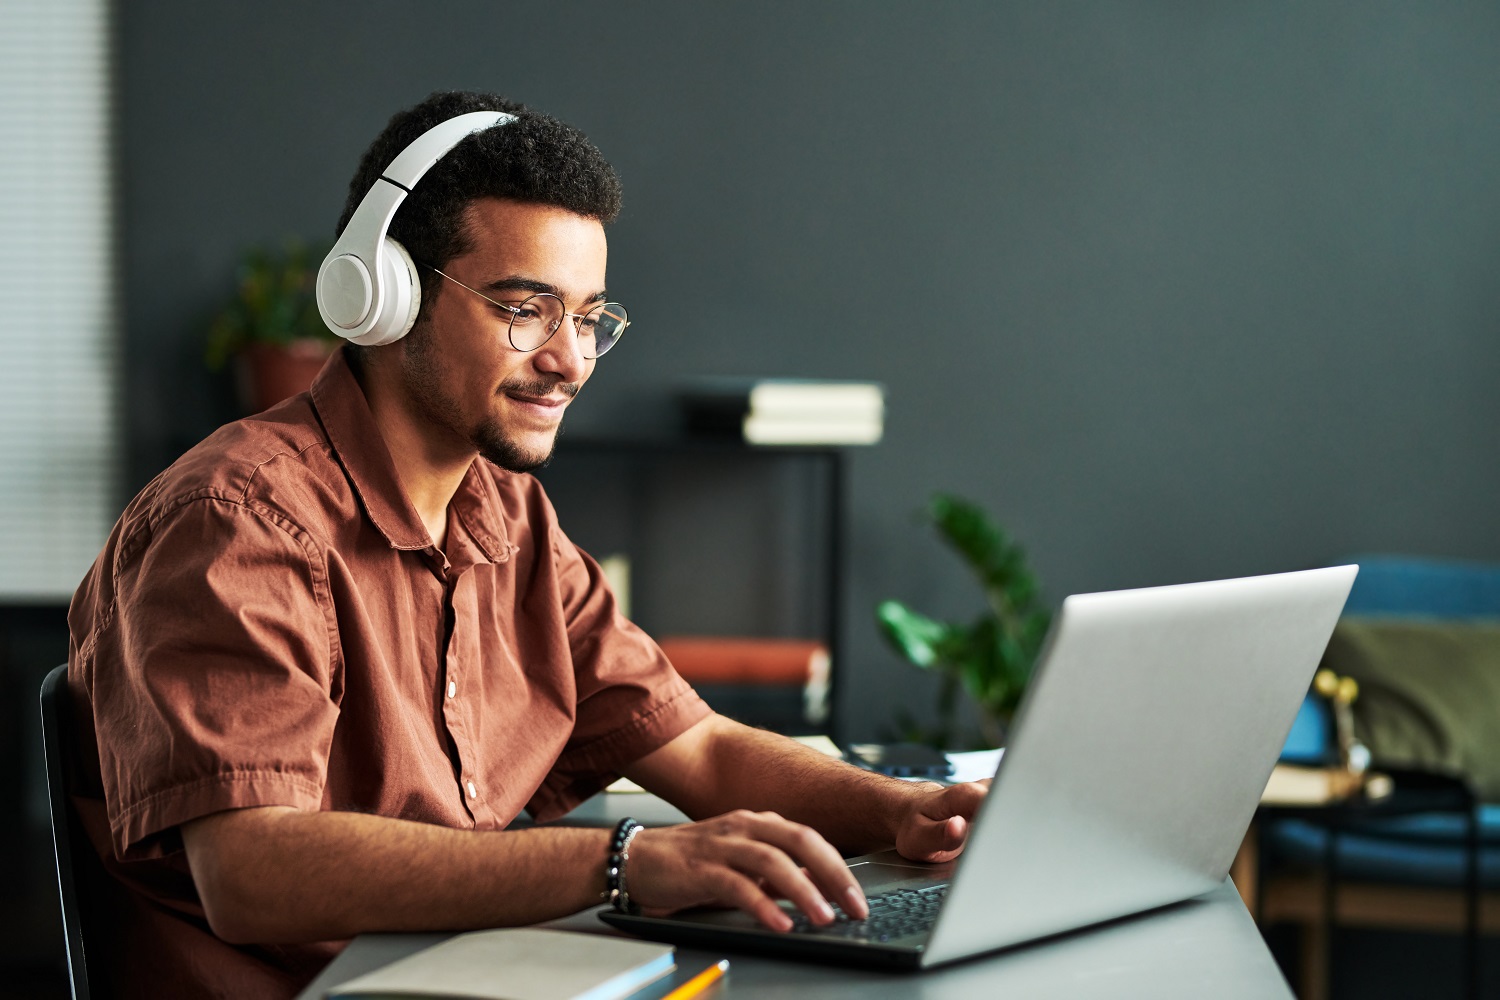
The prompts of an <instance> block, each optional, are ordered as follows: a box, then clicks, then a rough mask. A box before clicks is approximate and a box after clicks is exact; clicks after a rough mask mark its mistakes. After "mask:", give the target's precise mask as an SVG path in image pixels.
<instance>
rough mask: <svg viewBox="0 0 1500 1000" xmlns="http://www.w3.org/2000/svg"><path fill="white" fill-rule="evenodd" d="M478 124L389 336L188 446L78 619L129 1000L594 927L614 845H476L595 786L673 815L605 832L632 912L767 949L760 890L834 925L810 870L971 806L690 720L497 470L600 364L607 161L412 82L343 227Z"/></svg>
mask: <svg viewBox="0 0 1500 1000" xmlns="http://www.w3.org/2000/svg"><path fill="white" fill-rule="evenodd" d="M478 110H502V111H506V112H509V113H511V114H514V115H516V116H517V118H516V120H515V121H513V122H510V123H508V124H505V125H503V126H501V127H496V128H491V129H488V130H486V131H482V132H478V133H475V134H474V135H471V136H469V137H467V138H466V139H464V140H463V141H462V142H460V143H459V145H458V146H456V147H454V148H453V150H452V151H451V152H450V153H448V154H447V155H446V156H444V157H443V158H442V159H441V160H440V161H439V162H438V163H437V164H436V165H435V166H434V167H433V168H432V169H431V170H430V171H429V172H428V173H427V174H426V175H425V176H424V177H423V178H422V179H421V181H420V182H419V183H418V184H417V185H416V187H415V189H414V190H413V191H412V193H411V195H410V197H409V198H408V200H407V201H406V203H405V204H403V205H402V206H401V208H400V209H399V211H398V212H397V214H396V216H395V218H394V221H393V222H392V224H391V227H390V235H391V237H392V238H394V239H396V240H398V241H400V242H401V243H402V244H403V245H404V246H405V248H406V250H407V251H408V252H409V253H410V255H411V257H412V258H413V260H414V261H415V262H416V264H417V266H418V268H419V274H420V279H421V288H422V292H421V305H420V312H419V315H418V318H417V320H416V324H415V326H414V328H413V329H412V330H411V332H410V333H409V334H408V335H407V336H406V337H404V338H403V339H400V340H397V341H396V342H394V343H392V344H389V345H387V346H380V347H364V348H356V347H353V346H350V347H346V348H345V349H344V351H343V352H342V353H340V354H336V355H335V356H334V358H333V359H331V360H330V362H329V364H328V365H327V367H326V368H325V369H324V370H323V372H322V374H321V375H320V376H319V377H318V380H317V381H316V382H315V383H314V386H313V388H312V390H311V392H310V393H307V394H303V395H301V396H298V397H295V398H294V399H292V400H290V401H288V402H286V403H284V404H282V405H280V406H278V407H275V408H273V409H271V410H269V411H267V412H266V413H264V414H261V415H259V416H257V417H252V418H249V419H247V420H242V421H239V422H238V423H235V424H231V425H229V426H227V427H224V428H221V429H220V430H219V431H218V432H216V433H215V434H214V435H212V436H211V437H210V438H208V439H207V440H206V441H204V442H203V443H202V444H200V445H199V446H198V447H196V448H194V449H193V450H192V451H190V452H189V453H188V454H186V455H184V456H183V457H182V458H181V459H179V460H178V461H177V462H176V463H175V464H174V465H173V466H172V467H171V468H170V469H168V470H167V471H166V472H164V473H163V474H162V475H161V476H159V477H157V479H156V480H155V481H153V482H152V483H151V484H150V485H149V486H148V487H147V488H146V489H145V490H144V491H143V492H142V493H141V495H140V496H139V497H137V498H136V499H135V501H134V502H132V504H131V505H130V507H129V508H128V509H127V510H126V512H125V514H124V515H123V516H122V518H121V520H120V522H119V524H117V525H116V527H115V530H114V532H113V534H112V535H111V538H110V540H109V543H108V545H107V546H106V548H105V550H104V552H103V554H102V555H101V556H100V558H99V560H98V561H97V563H96V564H95V566H94V568H93V570H92V571H91V572H90V574H89V576H88V577H87V578H86V579H85V581H84V583H83V585H82V586H81V587H80V589H79V591H78V594H77V596H76V597H75V599H74V602H73V607H72V609H71V612H70V624H71V628H72V634H73V651H72V656H71V659H70V670H69V681H70V686H71V687H72V689H73V691H74V693H75V695H76V696H77V699H78V702H79V704H80V705H81V706H82V708H81V714H83V715H84V716H86V719H85V723H84V726H83V729H84V731H85V732H87V733H91V734H93V735H94V736H95V738H96V740H97V746H98V764H99V772H98V774H97V775H95V776H92V777H93V779H94V780H93V781H92V782H86V787H91V788H92V789H93V791H94V794H92V795H89V794H86V795H84V796H82V797H81V798H80V800H79V807H80V811H81V812H82V814H83V818H84V821H85V825H86V826H87V827H88V829H89V831H90V835H91V836H92V837H93V839H94V841H95V843H96V846H97V847H98V848H99V849H100V853H101V857H102V858H103V860H104V863H105V866H106V868H107V869H108V871H109V872H110V874H111V875H112V876H113V880H112V882H111V885H114V886H115V887H116V888H115V890H114V892H113V895H112V898H111V900H110V902H109V906H110V909H111V912H112V913H113V915H114V916H113V920H114V926H115V927H116V928H117V929H118V930H120V932H121V940H122V944H121V946H120V947H119V948H118V950H117V952H116V953H114V954H112V955H111V956H110V964H111V966H112V967H113V969H114V970H115V971H116V979H117V986H118V988H119V989H120V990H122V991H123V992H126V993H139V994H143V995H145V994H149V995H153V996H162V995H184V996H185V995H199V994H208V995H224V996H231V995H242V996H277V995H281V996H289V995H291V994H292V993H294V992H295V991H296V990H297V989H298V988H300V987H301V986H302V985H303V984H304V983H305V982H306V981H307V979H309V978H310V977H311V976H312V975H313V974H315V972H316V971H317V969H318V968H319V967H320V966H321V965H322V964H323V963H325V962H326V961H327V960H328V959H329V958H330V957H331V956H332V955H333V954H334V953H336V951H337V950H338V948H339V947H340V946H341V943H342V942H343V941H344V940H346V939H347V938H349V937H351V936H352V935H354V934H357V933H360V932H363V931H416V930H431V929H462V928H472V927H485V926H495V925H503V924H521V923H529V922H533V921H537V920H543V919H546V918H550V917H555V916H559V915H562V914H566V913H570V912H574V911H576V910H579V909H582V908H584V907H587V906H590V905H593V904H596V903H598V902H599V901H600V900H601V899H602V898H606V897H607V896H608V895H609V890H610V889H612V888H619V885H618V881H619V880H618V879H617V878H611V876H610V875H609V874H607V872H606V867H607V866H606V861H607V859H608V858H609V857H610V854H611V838H612V832H611V831H609V830H591V829H567V828H545V827H544V828H533V829H526V830H519V831H508V832H507V831H506V830H505V827H506V826H507V825H508V824H509V823H510V822H511V820H512V819H514V818H515V816H516V815H517V813H518V812H519V810H520V809H521V808H523V807H524V808H526V809H528V810H529V811H530V812H531V813H532V814H533V815H534V816H535V818H536V819H538V820H547V819H551V818H555V817H557V816H560V815H562V814H563V813H565V812H566V811H568V810H569V809H571V808H572V807H573V806H574V805H576V804H577V803H578V802H580V801H582V800H583V799H584V798H586V797H587V796H589V795H591V794H593V793H594V792H596V791H597V790H599V789H600V788H602V787H603V786H604V785H605V784H607V783H608V782H609V781H611V780H613V778H614V777H615V776H616V775H617V774H624V775H627V776H629V777H631V778H633V779H635V780H636V781H638V782H640V783H641V784H642V785H644V786H645V787H646V788H648V789H649V790H651V791H653V792H655V793H657V794H658V795H661V796H662V797H663V798H665V799H667V800H668V801H670V802H673V803H675V804H676V805H677V806H678V807H679V808H681V809H682V810H683V811H684V812H686V813H687V814H688V815H690V816H692V817H694V818H695V819H696V820H698V822H694V823H690V824H687V825H684V826H679V827H673V828H667V829H652V830H645V831H640V832H638V833H637V834H636V835H635V836H634V840H633V842H632V844H631V846H630V850H629V860H628V863H627V865H626V871H625V879H624V881H625V885H624V888H625V889H626V891H627V892H628V896H629V900H630V902H631V903H633V904H635V905H639V906H641V907H644V908H646V909H648V910H652V911H663V912H666V911H672V910H675V909H680V908H683V907H686V906H690V905H696V904H721V905H728V906H736V907H740V908H743V909H745V910H747V911H749V912H750V913H752V914H754V915H755V916H756V917H757V918H758V919H760V920H761V921H762V922H764V923H765V924H766V925H768V926H770V927H773V928H777V929H786V928H787V927H788V926H789V925H790V921H789V920H788V918H787V917H786V915H785V914H784V913H783V912H782V911H781V910H780V909H779V908H778V906H777V905H776V902H775V898H776V897H778V896H784V897H786V898H788V899H790V900H791V901H792V902H793V903H794V904H795V905H796V906H797V907H799V908H800V909H802V910H803V911H804V912H806V913H807V914H808V915H809V917H810V918H811V919H812V920H813V921H814V922H817V923H826V922H828V921H829V920H831V919H832V918H833V912H832V909H831V907H830V904H833V905H837V906H840V907H842V908H844V909H845V910H847V911H848V912H850V913H851V915H854V916H862V915H863V914H864V913H865V904H864V900H863V898H862V896H861V895H860V893H859V890H858V888H857V885H856V883H855V882H854V880H853V879H852V877H851V876H850V875H849V872H848V869H847V868H846V867H845V866H844V865H843V864H842V863H841V861H840V856H839V852H838V849H843V850H847V851H863V850H866V849H874V848H880V847H885V846H889V845H891V844H895V845H896V846H897V847H898V848H899V849H900V850H901V851H902V852H903V853H904V854H906V856H908V857H911V858H916V859H926V860H945V859H947V858H950V857H952V856H954V855H955V854H956V853H957V852H958V851H959V850H961V848H962V846H963V842H964V837H965V835H966V832H967V827H966V823H967V820H968V818H969V817H971V816H972V814H973V811H974V809H975V807H976V806H977V804H978V802H979V800H980V798H981V796H982V795H983V794H984V789H983V787H981V786H978V785H963V786H955V787H953V788H948V789H942V788H940V787H938V786H935V785H912V784H908V783H904V782H899V781H894V780H891V779H886V778H881V777H878V776H875V775H872V774H868V773H866V772H862V771H859V770H857V769H855V768H852V767H850V766H848V765H845V764H843V763H840V762H837V761H832V760H829V759H827V758H825V757H822V756H821V755H819V754H816V753H814V752H812V751H809V750H806V749H805V748H803V747H800V746H799V745H797V744H796V743H793V742H792V741H789V740H785V739H783V738H781V737H777V736H773V735H771V734H767V733H763V732H759V731H755V730H751V729H748V728H746V727H744V726H740V725H738V724H736V723H734V722H731V721H729V720H727V719H724V718H722V717H720V716H718V715H715V714H714V713H713V712H711V711H710V710H709V709H708V707H707V706H706V705H704V704H703V703H702V702H701V701H700V700H699V699H698V697H697V696H696V695H695V694H694V693H693V692H692V690H691V689H690V688H688V687H687V685H686V684H685V683H683V681H682V680H681V679H680V678H679V677H678V676H677V675H676V674H675V672H674V671H673V670H672V668H671V665H670V664H669V663H668V662H667V661H666V660H665V658H664V657H663V656H662V655H661V652H660V650H658V649H657V648H656V647H655V645H654V644H653V643H652V642H651V641H650V640H649V639H648V638H647V637H646V636H644V635H643V634H642V633H641V632H640V631H639V630H637V629H636V628H635V627H634V626H632V625H631V624H630V623H629V622H628V621H626V620H625V619H624V618H622V617H621V616H620V615H619V613H618V612H617V610H616V608H615V604H614V599H613V597H612V596H611V595H610V593H609V591H608V588H607V587H606V586H605V584H604V582H603V578H602V576H601V574H600V573H599V570H598V567H597V566H596V565H595V563H594V562H593V561H592V560H590V559H589V557H588V556H586V555H585V554H583V553H582V552H580V551H578V550H577V549H576V548H575V547H574V546H573V545H572V544H571V543H570V542H569V541H568V539H567V536H566V535H565V534H564V533H563V532H562V530H561V529H560V528H559V526H558V525H557V523H556V519H555V516H554V514H553V511H552V509H551V507H550V506H549V505H548V503H547V501H546V498H545V496H544V495H543V493H542V491H541V489H540V487H539V486H538V484H537V483H536V482H535V480H533V479H532V478H531V477H530V476H529V475H526V474H525V470H528V469H531V468H535V467H536V466H538V465H540V464H542V463H543V462H544V461H546V459H547V458H548V456H549V455H550V453H551V451H552V448H553V444H554V442H555V439H556V436H557V430H558V425H559V422H560V420H561V419H562V415H563V412H564V411H565V409H566V408H567V406H568V404H569V402H570V401H571V400H572V399H573V397H574V396H575V395H576V394H577V392H578V391H579V389H580V388H581V387H582V386H583V384H584V383H585V382H586V381H588V379H589V378H590V377H591V376H592V374H593V371H594V368H595V365H596V363H597V357H598V354H599V353H601V351H600V346H601V345H600V344H599V343H598V342H596V340H595V339H594V338H595V336H596V334H597V331H598V330H599V329H601V328H600V327H599V326H598V325H597V322H596V321H597V320H599V317H600V313H599V312H598V311H597V310H598V308H599V306H600V304H602V303H604V302H605V300H606V296H605V280H604V278H605V262H606V242H605V235H604V224H605V223H607V222H609V221H611V220H612V219H613V218H614V217H615V215H616V213H617V211H618V207H619V185H618V180H617V179H616V177H615V175H614V173H613V171H612V170H611V169H610V167H609V166H608V164H607V163H605V161H604V160H603V158H602V157H601V156H600V155H599V153H598V152H597V150H595V149H594V148H593V147H592V146H591V145H589V144H588V142H587V141H586V140H585V139H584V138H583V137H582V136H581V135H580V134H579V133H577V132H576V131H574V130H572V129H570V128H568V127H567V126H564V125H562V124H561V123H559V122H556V121H554V120H552V119H549V118H546V117H544V116H541V115H538V114H535V113H533V112H530V111H528V110H527V109H525V108H523V107H521V106H519V105H514V104H509V103H506V102H503V101H501V100H500V99H499V98H496V97H493V96H490V95H480V94H435V95H433V96H432V97H430V98H429V99H428V100H427V101H425V102H423V103H422V104H421V105H418V106H417V107H416V108H413V109H411V110H410V111H407V112H404V113H402V114H399V115H397V116H396V117H395V118H393V119H392V121H391V123H390V125H389V126H388V127H387V129H386V130H385V132H384V133H382V135H381V136H380V137H379V138H377V139H376V141H375V143H374V144H373V145H372V147H371V148H370V150H369V151H368V152H367V153H366V155H365V158H364V160H363V162H362V164H361V166H360V169H359V171H358V173H357V175H356V176H355V178H354V181H353V183H352V184H351V187H350V197H349V204H348V207H347V208H346V210H345V213H344V218H343V219H342V220H341V222H340V228H341V229H342V228H343V227H344V226H345V225H346V224H347V223H348V221H349V218H350V215H351V213H352V212H353V210H354V208H355V206H356V205H358V204H359V202H360V201H361V199H362V198H363V197H364V195H365V192H366V191H367V190H368V189H369V188H370V187H371V185H372V184H373V183H375V179H376V177H377V176H378V175H379V173H380V171H381V170H383V169H384V168H385V167H386V166H387V164H389V163H390V161H391V160H392V159H393V158H394V157H395V156H396V154H397V153H399V152H400V151H401V150H402V149H404V148H406V146H407V145H408V144H410V143H411V142H412V141H413V140H414V139H415V138H416V137H417V136H420V135H422V134H423V133H424V132H426V131H427V130H428V129H429V128H431V127H432V126H434V125H436V124H438V123H439V122H442V121H446V120H448V119H450V118H452V117H455V116H457V115H459V114H463V113H467V112H472V111H478ZM549 297H550V298H549ZM605 309H606V310H609V309H617V307H605ZM623 315H624V314H623V310H617V312H616V313H611V317H612V319H614V320H621V319H623ZM539 317H540V318H542V319H547V318H549V317H550V319H551V320H552V323H553V324H555V329H553V328H550V327H548V328H544V329H543V330H542V332H541V333H540V334H538V332H537V326H536V322H535V321H536V320H537V319H538V318H539ZM528 323H531V326H530V327H527V324H528ZM616 325H618V324H616ZM603 346H604V347H608V346H609V345H607V344H605V345H603ZM85 756H86V757H87V756H91V755H88V754H86V755H85Z"/></svg>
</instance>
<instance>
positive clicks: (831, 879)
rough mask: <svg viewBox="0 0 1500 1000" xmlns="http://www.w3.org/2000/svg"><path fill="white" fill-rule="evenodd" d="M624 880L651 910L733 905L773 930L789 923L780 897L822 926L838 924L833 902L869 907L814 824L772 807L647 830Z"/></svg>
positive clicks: (851, 910) (860, 910)
mask: <svg viewBox="0 0 1500 1000" xmlns="http://www.w3.org/2000/svg"><path fill="white" fill-rule="evenodd" d="M625 884H626V886H627V887H628V888H629V890H630V898H631V900H632V902H635V903H637V904H639V905H640V907H641V908H642V909H643V910H645V911H647V912H651V913H661V914H665V913H672V912H675V911H677V910H682V909H686V908H687V907H690V906H716V905H717V906H731V907H736V908H738V909H741V910H744V911H745V912H746V913H749V914H750V915H752V916H753V917H755V919H757V920H759V921H760V922H761V923H762V924H764V925H765V926H767V927H769V928H770V929H772V930H775V931H786V930H790V929H791V927H792V920H791V918H790V917H788V916H787V915H786V913H785V912H783V911H782V909H781V907H779V906H777V905H776V900H777V899H778V898H785V899H789V900H791V902H792V903H793V904H794V905H795V906H796V907H797V908H798V909H799V910H801V911H802V912H803V913H805V914H807V916H808V918H809V919H811V920H812V922H813V923H815V924H818V925H826V924H830V923H832V922H833V919H834V914H833V910H832V908H831V907H830V906H829V905H828V904H829V901H830V900H832V901H834V902H836V903H838V905H840V906H842V907H843V909H844V912H845V913H847V914H849V916H851V917H853V918H855V919H860V920H862V919H864V918H865V917H867V916H869V912H870V911H869V906H868V904H867V903H866V902H865V897H864V893H863V892H862V891H860V888H859V883H858V882H856V881H855V879H854V876H853V875H852V874H850V872H849V866H848V865H846V864H844V860H843V858H841V857H840V856H839V853H838V851H836V850H834V849H833V847H832V846H831V845H830V844H829V843H828V841H826V840H824V839H823V837H822V836H821V835H819V834H818V832H817V831H816V830H814V829H812V828H811V827H807V826H803V825H802V824H800V823H793V822H791V821H790V820H787V819H783V818H782V817H781V816H778V815H777V814H776V813H770V812H759V813H757V812H749V811H746V810H737V811H735V812H730V813H725V814H724V815H722V816H717V817H715V818H713V819H707V820H703V821H702V822H699V823H687V824H684V825H682V826H671V827H664V828H657V829H647V830H642V831H641V832H640V833H638V834H636V836H635V840H634V841H633V842H632V843H631V845H630V863H629V867H628V869H627V871H626V883H625Z"/></svg>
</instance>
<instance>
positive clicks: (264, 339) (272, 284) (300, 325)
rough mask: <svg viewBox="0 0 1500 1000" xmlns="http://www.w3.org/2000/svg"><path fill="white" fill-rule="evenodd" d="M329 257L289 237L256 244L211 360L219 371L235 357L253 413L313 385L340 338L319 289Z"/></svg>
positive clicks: (217, 330)
mask: <svg viewBox="0 0 1500 1000" xmlns="http://www.w3.org/2000/svg"><path fill="white" fill-rule="evenodd" d="M322 259H323V254H322V253H321V252H317V251H315V250H313V249H310V248H309V247H308V246H307V244H305V243H303V242H302V241H300V240H288V241H287V242H286V243H285V245H284V246H283V247H282V248H281V249H280V250H279V251H277V250H270V249H266V248H264V247H255V248H252V249H250V250H249V251H247V252H246V253H245V256H244V258H243V259H242V260H241V262H240V266H239V282H238V286H237V288H236V290H235V295H234V297H233V298H232V299H230V300H229V302H228V304H226V305H225V306H224V308H223V310H222V311H221V312H220V313H219V315H218V316H217V317H216V318H215V319H214V321H213V324H212V325H211V326H210V327H209V331H208V350H207V354H206V360H207V362H208V366H209V368H210V369H212V370H214V371H218V370H220V369H222V368H223V367H224V365H225V364H227V363H230V362H231V361H232V362H233V365H234V368H235V381H236V385H237V389H238V391H239V396H240V402H241V404H242V405H243V406H244V407H245V408H246V411H247V412H250V413H258V412H260V411H261V410H264V409H266V408H267V407H270V406H273V405H275V404H276V403H279V402H280V401H281V400H283V399H286V398H287V397H288V396H294V395H296V394H297V393H299V392H302V391H303V390H305V389H307V388H308V386H310V385H312V380H313V378H314V377H315V376H316V375H317V374H318V371H319V370H320V369H321V368H322V367H323V362H325V361H326V360H327V359H328V355H329V354H331V353H332V352H333V349H334V347H335V346H336V345H337V343H338V338H337V337H335V336H334V335H333V334H332V333H331V332H330V331H329V329H328V327H327V326H326V325H325V324H324V323H323V319H322V317H321V316H319V315H318V303H317V299H316V297H315V295H314V285H315V282H316V281H317V276H318V264H319V263H320V262H321V261H322Z"/></svg>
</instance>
